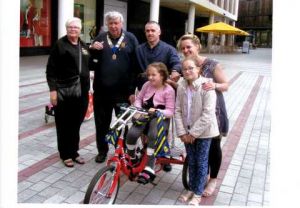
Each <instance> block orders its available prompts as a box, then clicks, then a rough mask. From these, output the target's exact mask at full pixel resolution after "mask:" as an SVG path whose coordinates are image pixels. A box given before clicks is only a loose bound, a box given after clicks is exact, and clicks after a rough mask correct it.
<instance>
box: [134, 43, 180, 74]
mask: <svg viewBox="0 0 300 208" xmlns="http://www.w3.org/2000/svg"><path fill="white" fill-rule="evenodd" d="M136 51H137V52H136V53H137V59H138V63H139V66H140V67H141V68H142V71H145V70H146V68H147V66H148V65H149V64H151V63H153V62H162V63H164V64H165V65H166V66H167V68H168V70H169V72H170V71H171V70H176V71H177V72H178V73H181V63H180V58H179V56H178V54H177V51H176V49H175V48H174V47H173V46H171V45H169V44H167V43H166V42H164V41H161V40H160V41H159V42H158V44H157V45H156V46H154V47H153V48H150V46H149V44H148V43H147V42H145V43H143V44H141V45H139V46H138V48H137V49H136Z"/></svg>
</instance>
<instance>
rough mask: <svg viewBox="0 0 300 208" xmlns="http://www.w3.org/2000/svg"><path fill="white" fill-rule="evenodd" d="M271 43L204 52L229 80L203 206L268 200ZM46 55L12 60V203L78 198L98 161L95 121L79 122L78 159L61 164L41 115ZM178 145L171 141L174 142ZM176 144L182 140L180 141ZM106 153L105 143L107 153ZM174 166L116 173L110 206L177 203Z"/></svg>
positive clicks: (51, 129)
mask: <svg viewBox="0 0 300 208" xmlns="http://www.w3.org/2000/svg"><path fill="white" fill-rule="evenodd" d="M271 52H272V51H271V49H256V50H251V51H250V54H242V53H233V54H205V55H207V56H209V57H212V58H215V59H217V60H218V61H220V62H221V64H222V65H223V66H224V69H225V71H226V74H227V75H228V77H229V79H230V81H231V86H230V89H229V91H228V92H226V93H224V96H225V100H226V104H227V108H228V116H229V119H230V132H229V135H228V136H227V138H224V139H223V140H222V151H223V162H222V166H221V170H220V173H219V176H218V186H217V190H216V192H215V193H214V195H213V196H211V197H208V198H205V199H203V201H202V204H205V205H230V206H236V205H238V206H241V205H249V206H250V205H259V206H264V205H269V203H270V201H269V195H270V129H271V110H270V94H271V90H270V83H271ZM46 60H47V56H37V57H21V58H20V79H19V80H20V83H19V93H20V94H19V143H18V144H19V145H18V146H19V147H18V185H17V202H18V203H52V204H61V203H64V204H78V203H82V200H83V197H84V194H85V191H86V189H87V186H88V184H89V182H90V180H91V178H92V177H93V175H94V174H95V173H96V172H97V170H99V169H100V168H101V167H103V166H104V164H97V163H95V162H94V157H95V155H96V154H97V150H96V146H95V126H94V121H93V119H91V120H89V121H86V122H84V123H83V125H82V128H81V142H80V147H81V149H80V151H79V153H80V154H81V155H82V156H83V157H84V158H85V160H86V162H87V163H86V164H84V165H78V164H76V165H75V167H74V168H71V169H70V168H65V167H64V165H63V164H62V162H61V161H60V159H59V157H58V153H57V146H56V132H55V128H54V123H53V122H54V121H53V119H52V120H50V121H49V123H47V124H46V123H45V121H44V107H43V106H45V105H46V104H47V103H48V101H49V98H48V93H47V90H48V89H47V85H46V82H45V63H46ZM180 145H181V144H180V143H179V142H178V141H176V146H180ZM181 146H182V145H181ZM111 153H112V148H111V151H110V154H111ZM181 170H182V166H181V165H173V169H172V171H171V172H170V173H165V172H160V173H159V174H158V176H157V178H156V180H155V182H157V184H158V185H157V186H153V185H151V184H147V185H145V186H144V185H140V184H137V183H135V182H131V181H128V180H126V178H125V177H123V178H122V183H121V184H122V186H121V187H120V190H119V194H118V198H117V201H116V203H117V204H148V205H182V204H181V203H180V202H179V201H178V200H177V198H178V196H179V195H180V194H181V193H182V192H183V191H184V188H183V185H182V182H181Z"/></svg>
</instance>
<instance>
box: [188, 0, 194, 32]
mask: <svg viewBox="0 0 300 208" xmlns="http://www.w3.org/2000/svg"><path fill="white" fill-rule="evenodd" d="M195 12H196V7H195V4H190V8H189V19H188V30H187V32H188V33H191V34H194V27H195Z"/></svg>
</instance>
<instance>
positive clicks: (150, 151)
mask: <svg viewBox="0 0 300 208" xmlns="http://www.w3.org/2000/svg"><path fill="white" fill-rule="evenodd" d="M146 73H147V77H148V81H147V82H146V83H145V84H144V85H143V87H142V89H141V91H140V92H139V94H138V95H137V98H136V100H135V103H134V106H136V107H140V108H144V109H147V110H148V112H149V114H150V115H151V116H150V117H149V118H148V119H147V121H146V122H144V123H142V124H141V122H133V125H132V127H131V128H130V129H129V131H128V134H127V137H126V145H127V149H128V154H129V155H130V157H131V161H132V162H133V163H135V162H137V158H136V155H135V146H136V142H137V139H138V138H139V137H140V136H141V135H142V134H143V133H144V134H146V135H147V137H148V146H147V155H148V161H147V164H146V167H145V169H144V170H143V172H142V173H141V174H140V175H139V176H138V182H139V183H142V184H146V183H148V182H150V181H153V180H154V178H155V171H154V165H155V156H156V155H157V151H156V144H155V143H156V140H157V138H158V130H157V129H158V122H157V120H158V118H159V117H158V115H159V116H162V117H164V119H163V121H162V126H163V129H164V130H165V132H167V130H168V126H169V119H170V118H171V117H172V116H173V115H174V110H175V91H174V89H173V88H172V87H171V86H170V85H169V84H167V83H166V81H167V79H168V76H169V74H168V70H167V67H166V65H165V64H163V63H161V62H155V63H152V64H149V65H148V67H147V70H146ZM154 115H156V116H154ZM145 130H146V131H145ZM166 141H167V139H166Z"/></svg>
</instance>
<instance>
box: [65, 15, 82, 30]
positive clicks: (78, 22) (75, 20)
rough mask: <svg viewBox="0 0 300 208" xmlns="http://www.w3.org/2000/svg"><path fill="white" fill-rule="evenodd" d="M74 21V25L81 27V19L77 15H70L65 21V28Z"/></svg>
mask: <svg viewBox="0 0 300 208" xmlns="http://www.w3.org/2000/svg"><path fill="white" fill-rule="evenodd" d="M72 22H75V24H76V26H78V27H79V28H80V29H81V28H82V24H81V19H80V18H78V17H71V18H70V19H68V20H67V21H66V28H67V27H68V26H69V25H70V24H71V23H72Z"/></svg>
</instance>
